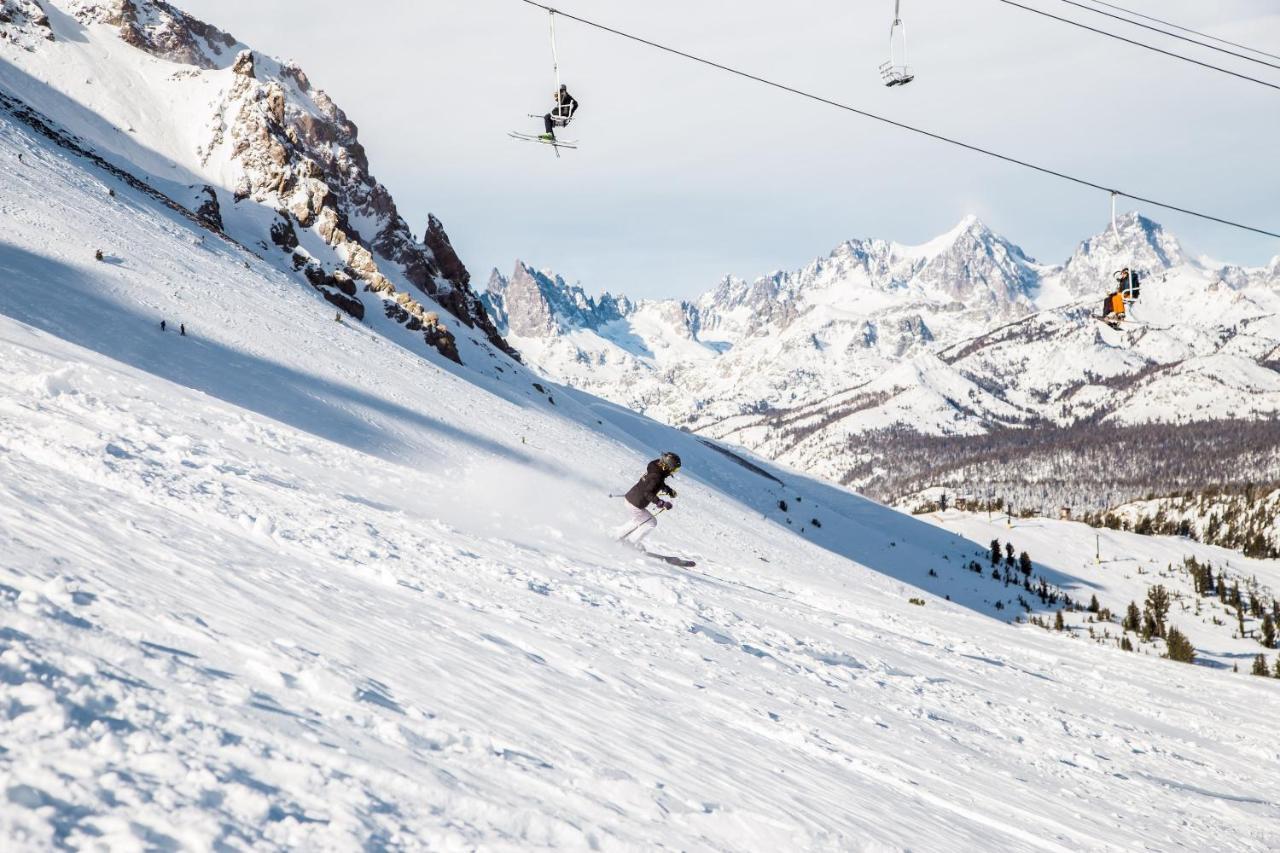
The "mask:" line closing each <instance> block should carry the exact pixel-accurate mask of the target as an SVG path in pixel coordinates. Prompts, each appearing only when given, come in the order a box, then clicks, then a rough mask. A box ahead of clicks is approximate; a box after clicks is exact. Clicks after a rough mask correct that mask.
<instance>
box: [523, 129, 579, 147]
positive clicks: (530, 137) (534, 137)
mask: <svg viewBox="0 0 1280 853" xmlns="http://www.w3.org/2000/svg"><path fill="white" fill-rule="evenodd" d="M507 135H508V136H510V137H511V138H512V139H522V140H524V141H525V142H537V143H540V144H542V145H550V146H551V147H553V148H568V149H569V150H570V151H574V150H577V148H578V141H577V140H576V139H554V138H553V139H548V138H547V137H546V135H545V134H541V133H521V132H520V131H518V130H513V131H510V132H509V133H508V134H507Z"/></svg>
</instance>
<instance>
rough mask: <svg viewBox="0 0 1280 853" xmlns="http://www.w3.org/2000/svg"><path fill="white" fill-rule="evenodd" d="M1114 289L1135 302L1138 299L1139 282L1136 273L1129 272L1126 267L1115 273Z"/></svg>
mask: <svg viewBox="0 0 1280 853" xmlns="http://www.w3.org/2000/svg"><path fill="white" fill-rule="evenodd" d="M1115 279H1116V289H1117V290H1119V291H1120V293H1121V294H1122V295H1123V296H1124V298H1125V299H1128V300H1129V301H1130V302H1136V301H1137V299H1138V294H1139V288H1140V287H1141V285H1140V284H1139V279H1138V273H1136V272H1131V271H1130V270H1129V268H1128V267H1125V268H1124V269H1122V270H1120V271H1119V272H1117V273H1116V274H1115Z"/></svg>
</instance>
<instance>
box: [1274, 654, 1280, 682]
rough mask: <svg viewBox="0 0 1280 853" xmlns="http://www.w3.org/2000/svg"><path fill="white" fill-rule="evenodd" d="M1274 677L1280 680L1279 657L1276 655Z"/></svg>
mask: <svg viewBox="0 0 1280 853" xmlns="http://www.w3.org/2000/svg"><path fill="white" fill-rule="evenodd" d="M1275 677H1276V678H1280V655H1276V671H1275Z"/></svg>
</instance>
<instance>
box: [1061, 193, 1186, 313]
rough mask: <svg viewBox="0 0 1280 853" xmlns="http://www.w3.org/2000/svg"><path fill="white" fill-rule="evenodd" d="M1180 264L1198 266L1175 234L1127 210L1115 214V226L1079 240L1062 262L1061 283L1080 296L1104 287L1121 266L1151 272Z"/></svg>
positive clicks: (1159, 271) (1109, 226) (1165, 269)
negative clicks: (1065, 260) (1073, 249)
mask: <svg viewBox="0 0 1280 853" xmlns="http://www.w3.org/2000/svg"><path fill="white" fill-rule="evenodd" d="M1117 232H1119V233H1118V236H1117ZM1184 265H1191V266H1198V264H1197V262H1196V260H1195V259H1194V258H1192V257H1191V256H1189V255H1188V254H1187V253H1186V252H1185V251H1184V250H1183V248H1182V244H1181V243H1180V242H1179V241H1178V238H1177V237H1174V236H1173V235H1172V234H1169V233H1168V232H1166V231H1165V230H1164V228H1163V227H1162V226H1161V225H1160V224H1159V223H1157V222H1154V221H1152V220H1150V219H1148V218H1147V217H1145V216H1142V215H1140V214H1138V213H1134V212H1132V211H1130V212H1127V213H1123V214H1121V215H1119V216H1117V217H1116V224H1115V228H1112V227H1111V225H1110V224H1108V225H1107V226H1106V227H1105V228H1104V229H1103V230H1102V231H1100V232H1099V233H1098V234H1095V235H1094V236H1092V237H1090V238H1088V239H1087V240H1084V241H1082V242H1081V243H1080V245H1079V246H1078V247H1077V248H1076V250H1075V252H1074V253H1073V254H1072V256H1071V257H1070V259H1068V260H1067V262H1066V263H1065V264H1063V266H1062V273H1061V283H1062V285H1063V286H1064V287H1065V288H1066V289H1067V290H1068V291H1069V292H1071V293H1072V294H1074V295H1076V296H1084V295H1089V294H1094V293H1096V292H1097V291H1098V289H1099V287H1105V286H1106V284H1107V283H1108V282H1110V281H1111V274H1112V273H1113V272H1115V271H1116V270H1119V269H1121V268H1123V267H1131V268H1133V269H1136V270H1139V271H1142V272H1145V273H1146V274H1147V275H1153V274H1157V273H1163V272H1165V271H1167V270H1169V269H1171V268H1173V267H1178V266H1184Z"/></svg>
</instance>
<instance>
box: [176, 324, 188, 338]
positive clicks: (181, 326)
mask: <svg viewBox="0 0 1280 853" xmlns="http://www.w3.org/2000/svg"><path fill="white" fill-rule="evenodd" d="M178 334H180V335H182V336H183V337H184V338H185V337H186V336H187V324H186V323H179V324H178Z"/></svg>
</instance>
